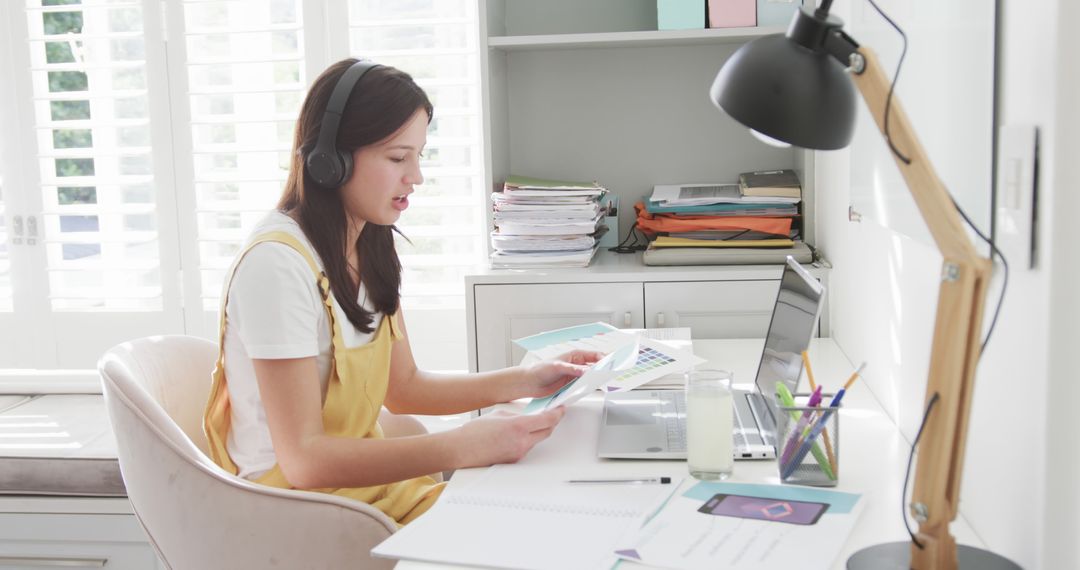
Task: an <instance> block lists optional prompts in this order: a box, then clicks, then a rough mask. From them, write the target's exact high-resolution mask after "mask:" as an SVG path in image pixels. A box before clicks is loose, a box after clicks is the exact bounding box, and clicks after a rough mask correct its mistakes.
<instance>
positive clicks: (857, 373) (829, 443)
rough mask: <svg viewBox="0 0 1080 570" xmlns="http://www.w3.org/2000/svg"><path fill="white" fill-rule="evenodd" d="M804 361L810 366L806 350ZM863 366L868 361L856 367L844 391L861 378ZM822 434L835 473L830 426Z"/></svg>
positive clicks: (834, 457) (830, 464)
mask: <svg viewBox="0 0 1080 570" xmlns="http://www.w3.org/2000/svg"><path fill="white" fill-rule="evenodd" d="M803 361H804V362H806V364H807V365H808V366H809V364H810V361H809V360H806V352H805V351H804V352H803ZM863 368H866V363H865V362H863V363H862V364H860V365H859V367H858V368H856V369H855V372H852V373H851V377H850V378H848V380H847V382H845V383H844V388H843V391H845V392H846V391H847V389H848V388H850V387H851V385H852V384H854V383H855V380H857V379H858V378H859V376H860V375H861V374H862V371H863ZM822 435H823V436H824V438H825V454H826V455H828V456H829V466H830V467H832V470H833V473H836V472H837V471H836V455H834V454H833V449H832V441H831V440H830V439H829V430H828V428H826V429H824V430H822Z"/></svg>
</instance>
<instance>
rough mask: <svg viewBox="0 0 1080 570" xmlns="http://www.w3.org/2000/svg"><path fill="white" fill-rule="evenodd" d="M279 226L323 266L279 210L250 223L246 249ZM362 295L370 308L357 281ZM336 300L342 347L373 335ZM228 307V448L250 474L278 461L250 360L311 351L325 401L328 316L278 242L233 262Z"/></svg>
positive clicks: (310, 282)
mask: <svg viewBox="0 0 1080 570" xmlns="http://www.w3.org/2000/svg"><path fill="white" fill-rule="evenodd" d="M276 231H282V232H286V233H288V234H289V235H291V236H293V237H295V238H297V239H298V240H300V243H301V244H303V245H304V246H306V247H307V249H308V251H309V252H311V255H312V257H314V258H315V262H316V264H317V265H318V266H319V269H320V270H321V269H323V264H322V260H320V259H319V255H318V253H316V251H315V248H313V247H312V246H311V242H309V241H308V239H307V237H305V236H304V233H303V231H302V230H301V229H300V225H299V224H297V223H296V221H295V220H293V219H292V218H290V217H289V216H286V215H285V214H283V213H281V212H279V211H273V212H271V213H269V214H268V215H267V216H266V217H265V218H263V219H262V220H261V221H260V222H259V223H258V224H257V225H256V226H255V229H254V231H253V232H252V233H251V236H250V237H249V238H248V240H247V241H246V243H245V244H244V247H247V245H248V244H250V243H251V242H252V241H254V239H255V238H256V237H258V236H260V235H263V234H266V233H269V232H276ZM359 301H360V303H361V305H362V306H363V307H364V309H366V310H368V311H372V312H373V311H374V308H373V307H372V306H371V305H370V303H368V302H367V295H366V293H365V291H364V288H363V286H362V285H361V287H360V293H359ZM333 304H334V315H335V318H336V319H337V321H338V323H339V326H340V327H341V334H342V337H343V339H342V340H343V342H344V343H345V346H346V347H349V348H351V347H355V346H360V345H363V344H366V343H368V342H370V340H371V337H372V335H373V334H374V333H373V332H372V333H363V332H360V331H359V330H357V329H356V328H355V327H354V326H353V325H352V323H351V322H349V320H348V318H346V316H345V312H344V311H342V310H341V307H340V306H339V305H338V303H337V300H334V303H333ZM225 312H226V316H227V324H226V327H225V377H226V378H227V379H228V390H229V400H230V402H231V404H232V425H231V429H230V430H229V435H228V438H227V439H226V448H227V449H228V451H229V456H230V457H231V458H232V460H233V463H235V464H236V467H237V469H238V470H239V475H240V477H245V478H248V479H255V478H257V477H259V476H260V475H262V474H263V473H265V472H266V471H268V470H269V469H270V468H272V467H273V466H274V464H275V463H277V456H276V455H275V454H274V446H273V443H272V441H271V440H270V427H269V425H268V424H267V422H266V410H265V409H264V408H263V405H262V400H261V399H260V397H259V385H258V382H257V381H256V379H255V369H254V367H253V365H252V359H253V358H259V359H276V358H303V357H308V356H314V357H315V360H316V362H317V363H318V368H319V380H320V382H321V385H322V397H323V400H324V401H325V399H326V390H327V386H328V385H329V380H330V358H331V345H330V322H329V320H328V319H327V317H326V310H325V309H324V308H323V304H322V294H321V293H320V292H319V286H318V283H317V282H316V277H315V274H314V273H312V271H311V267H310V266H309V265H308V263H307V261H305V260H304V258H303V256H301V255H300V254H299V253H298V252H297V251H296V250H294V249H293V248H291V247H289V246H287V245H285V244H281V243H261V244H259V245H257V246H255V247H253V248H252V249H251V251H249V252H248V253H247V255H246V256H244V258H243V259H242V260H241V261H240V264H239V265H238V266H237V268H236V275H235V276H234V277H233V280H232V285H231V287H230V289H229V300H228V304H227V305H226V308H225ZM381 318H382V315H380V314H376V315H375V319H374V321H373V322H372V326H373V327H376V326H378V325H379V323H380V322H381ZM373 330H374V329H373Z"/></svg>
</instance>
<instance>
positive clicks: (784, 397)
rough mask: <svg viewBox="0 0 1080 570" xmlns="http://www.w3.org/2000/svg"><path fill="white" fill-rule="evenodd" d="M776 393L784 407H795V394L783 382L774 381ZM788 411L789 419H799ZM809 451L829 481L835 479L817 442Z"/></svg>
mask: <svg viewBox="0 0 1080 570" xmlns="http://www.w3.org/2000/svg"><path fill="white" fill-rule="evenodd" d="M776 395H777V396H779V397H780V403H781V404H783V406H784V407H785V408H794V407H796V406H795V396H792V395H791V391H790V390H788V387H787V386H786V385H785V384H784V383H783V382H777V383H776ZM789 413H790V414H791V421H793V422H798V421H799V412H795V411H792V412H789ZM777 448H778V449H779V448H780V446H779V445H777ZM804 453H805V452H804ZM810 453H812V454H813V455H814V459H816V460H817V462H818V466H819V467H821V471H822V472H824V473H825V476H826V477H828V478H829V480H830V481H835V480H836V474H835V473H833V470H832V466H830V465H829V459H828V458H827V457H825V453H824V452H823V451H821V447H820V446H819V445H818V442H816V441H815V442H814V445H813V446H812V447H811V448H810ZM777 460H779V458H777Z"/></svg>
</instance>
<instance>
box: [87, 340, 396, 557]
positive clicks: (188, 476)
mask: <svg viewBox="0 0 1080 570" xmlns="http://www.w3.org/2000/svg"><path fill="white" fill-rule="evenodd" d="M216 358H217V346H216V345H215V344H213V343H211V342H209V341H206V340H203V339H199V338H194V337H187V336H160V337H149V338H142V339H138V340H134V341H131V342H127V343H123V344H121V345H118V346H116V347H113V348H112V349H110V350H109V351H108V352H106V353H105V355H104V356H103V357H102V358H101V361H100V362H99V363H98V370H99V372H100V373H101V379H102V387H103V392H104V395H105V403H106V407H107V409H108V411H109V420H110V422H111V423H112V427H113V431H114V433H115V435H116V440H117V450H118V456H119V460H120V471H121V473H122V474H123V477H124V484H125V486H126V487H127V492H128V497H129V499H130V500H131V504H132V508H133V510H134V511H135V514H136V516H137V517H138V519H139V522H140V524H142V526H143V528H144V529H145V530H146V532H147V535H148V536H149V537H150V541H151V543H152V544H153V545H154V548H155V549H156V550H157V551H158V555H159V556H160V557H161V558H162V560H163V561H164V562H165V563H166V564H167V565H168V566H169V567H171V568H177V569H183V568H267V567H279V568H346V567H349V568H358V567H361V568H376V567H378V568H389V567H391V566H393V561H390V560H380V559H372V558H371V557H370V550H371V548H372V547H374V546H375V545H376V544H378V543H379V542H381V541H382V540H384V539H385V538H386V537H388V536H389V535H390V534H391V533H392V532H394V530H396V528H397V525H396V523H395V522H394V521H393V520H392V519H390V518H389V517H387V516H386V515H385V514H383V513H382V512H381V511H379V510H378V509H375V508H373V507H371V506H370V505H367V504H364V503H360V502H358V501H353V500H350V499H346V498H342V497H337V496H334V495H328V494H323V493H312V492H306V491H295V490H284V489H274V488H271V487H265V486H262V485H257V484H254V483H251V482H250V481H246V480H244V479H241V478H239V477H236V476H234V475H232V474H229V473H227V472H225V471H224V470H223V469H221V468H220V467H218V466H217V465H216V464H214V463H213V461H211V460H210V458H209V457H208V456H207V455H206V452H205V450H206V438H205V436H204V435H203V431H202V414H203V410H204V408H205V405H206V400H207V397H208V396H209V391H210V383H211V380H210V373H211V371H212V370H213V367H214V362H215V360H216Z"/></svg>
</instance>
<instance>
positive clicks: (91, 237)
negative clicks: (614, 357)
mask: <svg viewBox="0 0 1080 570" xmlns="http://www.w3.org/2000/svg"><path fill="white" fill-rule="evenodd" d="M0 21H3V24H0V25H2V26H3V27H4V28H3V30H4V32H5V36H7V37H9V38H10V41H5V42H0V66H2V67H0V71H3V73H4V76H5V77H10V78H11V81H10V82H7V85H4V86H0V103H2V105H0V124H2V125H4V126H5V127H7V126H11V129H5V132H4V133H3V134H2V135H0V137H4V141H3V142H4V144H3V145H2V146H0V148H2V149H3V150H4V152H3V153H2V154H3V156H2V157H0V177H2V178H0V325H2V327H0V328H3V329H4V331H3V332H0V341H7V340H9V339H10V340H12V341H13V342H15V345H18V346H19V347H21V348H5V349H0V368H12V367H20V368H37V369H49V368H84V369H85V368H91V367H93V365H94V363H95V362H96V360H97V358H98V356H99V355H100V354H101V353H102V352H103V351H104V350H105V349H107V348H108V347H109V346H111V345H112V344H115V343H117V342H121V341H123V340H126V339H130V338H134V337H137V336H144V335H150V334H166V333H187V334H196V335H201V336H205V337H208V338H216V334H217V311H218V307H219V303H220V293H221V288H222V281H223V277H224V275H225V272H226V271H227V269H228V267H229V264H230V263H231V261H232V260H233V258H234V256H235V254H236V253H237V252H238V251H239V247H240V244H241V242H242V241H243V239H244V238H245V237H246V236H247V234H248V232H250V231H251V229H252V227H253V226H254V224H255V223H256V222H257V221H258V220H259V219H260V218H261V217H262V216H263V215H264V214H265V212H266V211H267V210H269V209H270V208H272V207H273V206H274V204H276V202H277V200H278V198H279V196H280V194H281V188H282V184H283V182H284V180H285V178H286V175H287V172H288V167H289V163H290V153H291V145H292V136H293V129H294V123H295V120H296V116H297V114H298V111H299V108H300V104H301V102H302V101H303V97H304V94H305V92H306V89H307V86H308V85H309V84H310V83H311V81H312V80H313V79H314V78H315V76H316V75H317V74H318V73H319V72H320V71H321V70H322V69H324V68H325V67H326V66H327V65H328V64H330V63H332V62H333V61H337V60H339V59H341V58H343V57H346V56H348V55H350V54H352V55H355V56H359V57H365V58H370V59H375V60H377V61H379V62H380V63H386V64H390V65H394V66H396V67H399V68H401V69H403V70H405V71H407V72H408V73H410V74H411V75H413V77H414V78H416V79H417V81H418V83H420V84H421V85H422V86H423V87H424V89H425V90H426V91H427V92H428V94H429V95H430V96H431V98H432V100H433V102H434V103H435V106H436V116H435V119H434V120H433V122H432V124H431V128H430V131H429V137H428V147H427V149H426V150H425V153H424V158H423V161H422V166H423V169H424V174H425V183H424V185H423V187H422V188H419V189H418V190H419V192H418V193H417V194H416V195H415V198H414V199H413V200H412V207H411V208H410V211H409V212H408V213H407V214H406V216H405V217H404V218H403V219H402V222H401V224H400V225H401V226H402V228H403V230H404V232H405V233H406V235H407V236H408V237H409V238H410V240H411V243H408V242H402V243H401V244H400V245H399V248H400V249H399V251H400V252H401V254H402V262H403V265H404V266H405V276H404V285H403V295H404V305H405V306H406V308H407V313H406V314H407V315H408V316H409V317H410V321H414V320H416V319H420V320H425V319H427V320H428V322H430V323H432V328H434V327H435V323H438V328H440V329H441V330H444V331H445V330H449V331H451V332H452V333H454V334H452V335H451V338H453V339H455V340H454V342H457V343H458V344H457V345H456V346H449V345H447V346H442V345H439V344H438V342H430V343H428V344H427V345H426V346H425V345H424V342H425V334H424V333H423V331H420V330H417V329H418V328H419V327H411V330H410V332H412V333H413V345H414V350H415V351H416V353H417V358H418V360H420V362H421V364H422V365H427V366H428V367H435V368H464V367H465V365H464V361H465V359H464V339H463V338H462V337H463V334H462V333H463V331H464V327H465V318H464V296H463V290H462V275H463V274H464V273H465V272H466V271H467V270H468V269H469V268H471V267H475V266H476V265H479V264H481V263H483V252H484V236H483V231H484V218H483V212H484V207H483V206H484V198H485V194H484V189H483V175H482V163H483V157H482V140H481V127H480V114H481V112H480V90H479V83H480V79H479V52H478V49H477V42H478V33H477V25H478V23H477V14H476V6H475V3H474V2H471V1H468V0H426V1H424V0H408V1H398V2H390V1H375V0H350V1H349V2H348V3H347V4H340V3H337V2H302V1H301V0H269V1H264V0H183V1H182V2H159V1H157V0H25V2H24V3H23V4H22V5H21V6H20V5H19V4H16V3H9V2H4V3H0ZM9 150H10V151H11V152H8V151H9ZM447 318H452V319H455V320H456V321H457V324H455V325H451V326H449V327H448V326H447V321H446V319H447ZM423 328H425V329H426V328H428V327H427V326H424V327H423ZM13 331H18V333H16V332H13ZM427 340H435V341H438V340H442V339H440V338H435V337H430V338H428V339H427ZM20 342H21V344H19V343H20ZM0 344H2V342H0ZM15 345H13V346H15ZM440 346H442V349H444V350H442V351H441V352H440ZM425 351H429V353H430V354H432V355H434V354H435V353H439V354H438V355H437V356H433V357H431V358H428V359H427V360H428V362H427V363H425V358H424V353H425ZM432 363H434V365H432Z"/></svg>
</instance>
